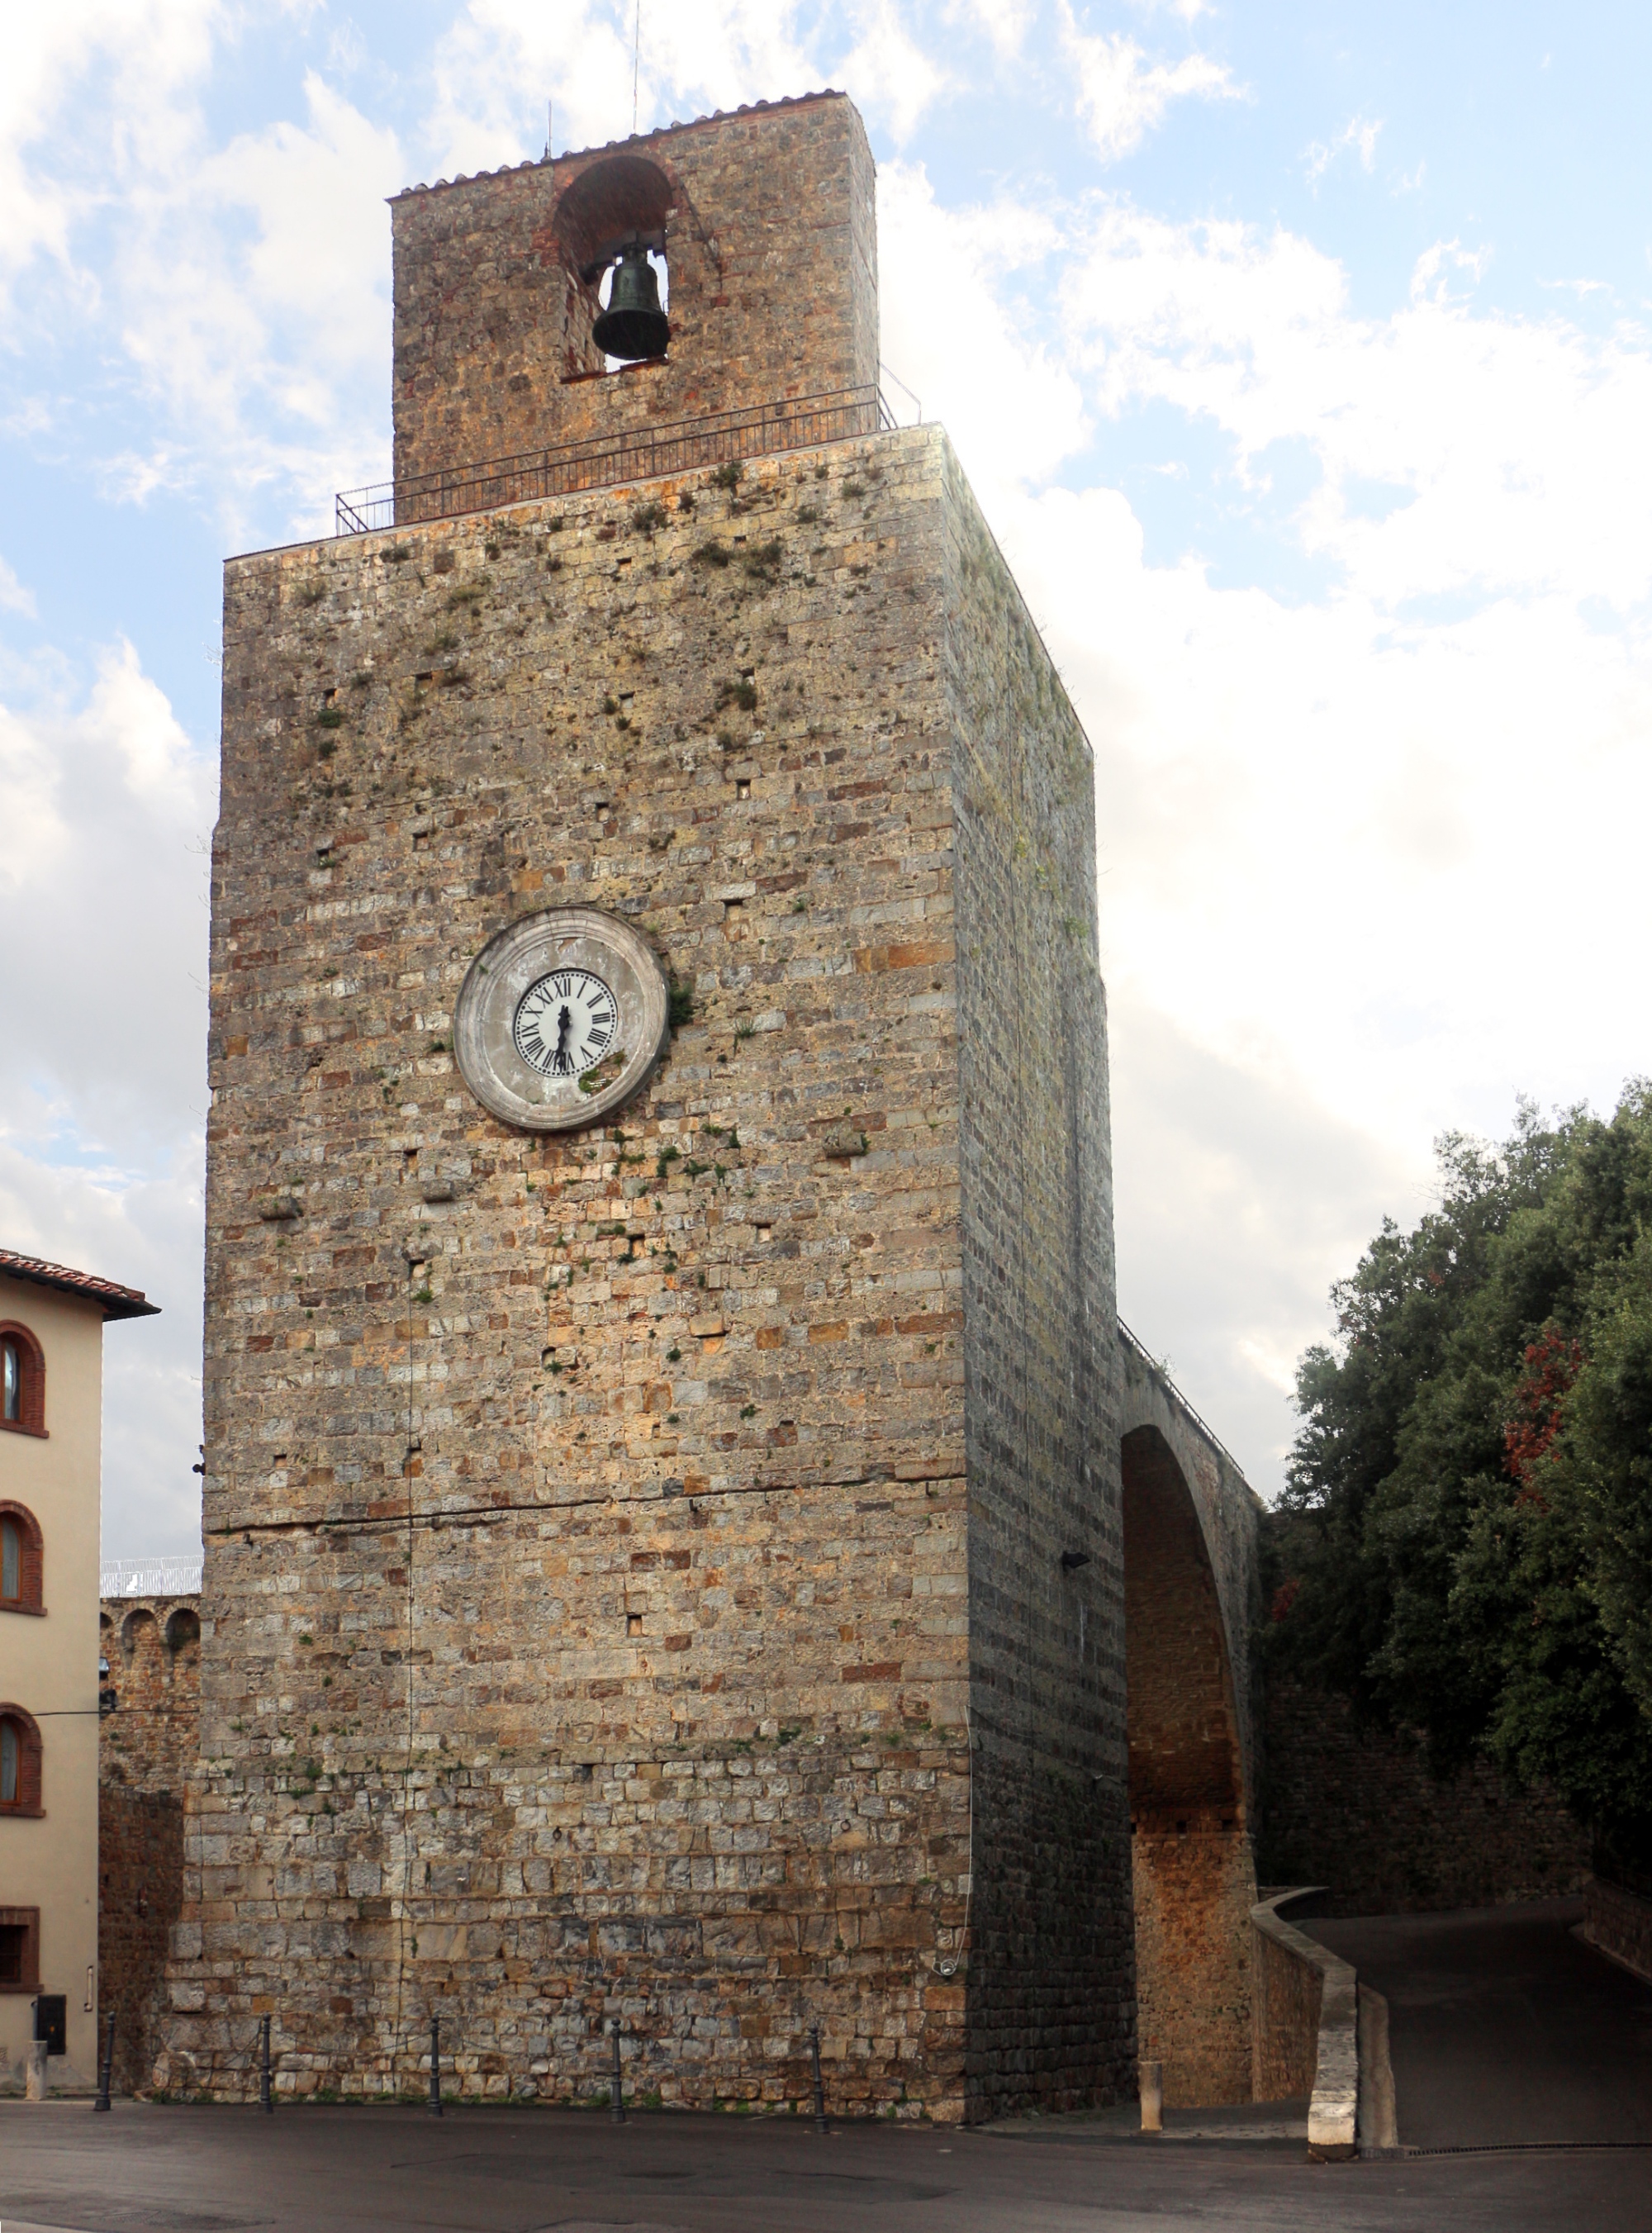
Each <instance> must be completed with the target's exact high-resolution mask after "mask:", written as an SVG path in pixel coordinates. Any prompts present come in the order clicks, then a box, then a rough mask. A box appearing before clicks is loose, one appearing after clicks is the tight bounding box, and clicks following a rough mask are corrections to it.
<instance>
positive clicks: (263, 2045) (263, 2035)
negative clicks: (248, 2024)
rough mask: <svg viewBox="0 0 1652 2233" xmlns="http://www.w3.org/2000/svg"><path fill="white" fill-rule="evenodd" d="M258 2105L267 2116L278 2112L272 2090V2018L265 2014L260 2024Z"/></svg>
mask: <svg viewBox="0 0 1652 2233" xmlns="http://www.w3.org/2000/svg"><path fill="white" fill-rule="evenodd" d="M258 2106H259V2107H260V2108H261V2109H262V2110H263V2113H264V2115H265V2116H266V2117H273V2116H274V2114H275V2113H276V2104H275V2097H274V2096H273V2095H272V2094H271V2093H270V2019H269V2017H268V2016H264V2017H263V2018H261V2019H260V2021H259V2024H258Z"/></svg>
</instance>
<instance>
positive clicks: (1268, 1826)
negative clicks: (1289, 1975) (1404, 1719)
mask: <svg viewBox="0 0 1652 2233" xmlns="http://www.w3.org/2000/svg"><path fill="white" fill-rule="evenodd" d="M1265 1695H1266V1718H1265V1748H1264V1755H1263V1757H1264V1763H1265V1778H1266V1781H1265V1804H1264V1809H1263V1824H1264V1827H1263V1834H1262V1838H1261V1841H1260V1847H1261V1851H1260V1872H1261V1874H1262V1875H1263V1877H1264V1878H1265V1879H1266V1880H1267V1881H1269V1882H1271V1883H1273V1884H1321V1885H1326V1886H1327V1887H1328V1895H1327V1900H1326V1904H1325V1908H1324V1912H1325V1913H1326V1914H1328V1915H1405V1914H1413V1913H1421V1912H1426V1911H1431V1910H1444V1909H1449V1908H1456V1907H1492V1906H1496V1905H1499V1904H1501V1903H1502V1902H1504V1901H1506V1900H1519V1899H1549V1898H1555V1897H1557V1896H1558V1895H1560V1894H1562V1893H1567V1892H1576V1891H1581V1890H1582V1889H1583V1887H1584V1883H1585V1881H1586V1880H1587V1878H1588V1876H1589V1872H1590V1846H1589V1838H1588V1833H1586V1832H1585V1831H1583V1830H1581V1829H1580V1828H1579V1827H1578V1826H1577V1823H1576V1822H1575V1821H1574V1820H1572V1818H1571V1815H1570V1814H1569V1813H1567V1811H1566V1809H1565V1807H1564V1806H1563V1805H1562V1804H1561V1802H1560V1800H1559V1799H1558V1797H1557V1796H1556V1795H1555V1794H1554V1793H1553V1792H1551V1791H1549V1790H1546V1789H1545V1788H1542V1787H1534V1788H1531V1789H1527V1790H1521V1789H1520V1788H1519V1787H1518V1786H1515V1785H1512V1784H1511V1783H1509V1782H1507V1781H1506V1780H1505V1779H1504V1777H1503V1776H1502V1775H1500V1774H1499V1772H1498V1770H1497V1769H1496V1768H1494V1767H1493V1765H1492V1763H1491V1762H1490V1761H1484V1760H1479V1761H1473V1762H1471V1763H1470V1765H1469V1766H1468V1767H1467V1768H1464V1769H1462V1770H1461V1771H1460V1773H1459V1774H1456V1775H1454V1776H1452V1777H1449V1778H1447V1779H1444V1780H1436V1779H1435V1778H1434V1776H1433V1775H1432V1774H1430V1773H1429V1771H1428V1764H1427V1761H1426V1760H1425V1758H1424V1756H1423V1754H1422V1752H1421V1748H1420V1747H1419V1746H1418V1745H1417V1744H1416V1743H1415V1741H1410V1740H1408V1738H1406V1737H1405V1736H1403V1735H1398V1736H1393V1735H1385V1734H1384V1733H1383V1732H1382V1731H1381V1730H1377V1729H1370V1728H1362V1727H1361V1726H1360V1725H1359V1723H1358V1722H1356V1719H1355V1716H1354V1713H1353V1709H1352V1708H1351V1707H1350V1705H1349V1703H1348V1702H1347V1700H1346V1699H1343V1698H1341V1697H1337V1696H1331V1695H1328V1694H1325V1693H1322V1692H1319V1691H1314V1690H1310V1689H1304V1687H1303V1686H1302V1685H1301V1684H1299V1683H1291V1682H1288V1681H1286V1680H1285V1679H1283V1678H1282V1677H1280V1676H1273V1677H1272V1678H1271V1679H1270V1681H1269V1682H1268V1683H1267V1685H1266V1693H1265Z"/></svg>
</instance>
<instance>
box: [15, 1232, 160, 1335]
mask: <svg viewBox="0 0 1652 2233" xmlns="http://www.w3.org/2000/svg"><path fill="white" fill-rule="evenodd" d="M0 1273H4V1275H5V1276H6V1278H7V1279H31V1280H33V1282H34V1284H35V1285H36V1286H37V1287H55V1288H56V1289H57V1290H58V1292H59V1293H61V1294H65V1295H79V1296H81V1297H82V1298H83V1299H85V1300H86V1301H87V1302H88V1303H96V1304H98V1305H100V1306H101V1309H102V1312H103V1315H104V1317H105V1318H159V1315H160V1305H159V1303H152V1302H150V1301H149V1300H148V1299H147V1297H146V1296H145V1294H144V1293H143V1292H142V1290H141V1289H140V1288H138V1287H121V1286H117V1285H116V1284H115V1282H114V1280H113V1279H99V1278H98V1276H97V1274H96V1273H95V1272H72V1271H70V1269H69V1267H68V1265H67V1264H49V1263H47V1262H46V1260H45V1259H44V1258H43V1257H40V1256H23V1255H20V1254H19V1253H18V1252H17V1250H16V1249H15V1248H0Z"/></svg>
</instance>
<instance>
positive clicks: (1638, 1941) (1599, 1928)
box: [1584, 1877, 1652, 1984]
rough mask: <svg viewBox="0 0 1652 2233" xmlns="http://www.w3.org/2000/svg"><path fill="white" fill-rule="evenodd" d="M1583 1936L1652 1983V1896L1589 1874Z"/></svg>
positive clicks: (1585, 1891) (1585, 1890) (1586, 1887)
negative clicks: (1647, 1896)
mask: <svg viewBox="0 0 1652 2233" xmlns="http://www.w3.org/2000/svg"><path fill="white" fill-rule="evenodd" d="M1584 1937H1585V1938H1587V1939H1588V1941H1589V1943H1590V1945H1591V1946H1598V1947H1599V1949H1600V1950H1601V1952H1602V1953H1603V1954H1610V1956H1611V1957H1612V1959H1613V1961H1615V1962H1621V1963H1623V1967H1624V1968H1625V1969H1633V1970H1634V1972H1635V1974H1636V1976H1637V1977H1644V1978H1645V1979H1646V1981H1647V1982H1648V1983H1649V1984H1652V1899H1648V1898H1645V1897H1644V1896H1643V1895H1642V1893H1640V1892H1634V1891H1629V1890H1627V1889H1626V1888H1625V1887H1624V1886H1623V1885H1615V1884H1608V1883H1607V1882H1606V1881H1605V1879H1604V1878H1601V1877H1590V1879H1589V1882H1588V1883H1587V1884H1586V1885H1584Z"/></svg>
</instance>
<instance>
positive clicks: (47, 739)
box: [0, 643, 215, 1550]
mask: <svg viewBox="0 0 1652 2233" xmlns="http://www.w3.org/2000/svg"><path fill="white" fill-rule="evenodd" d="M63 666H64V663H63V662H62V661H59V660H55V659H51V658H46V659H43V660H42V661H41V662H40V664H39V665H38V667H37V668H36V670H35V671H34V672H33V674H32V675H31V674H29V673H27V672H21V671H20V672H18V673H16V674H14V675H13V677H12V684H13V687H12V689H11V691H10V697H11V700H12V702H11V703H10V704H5V703H0V788H3V791H4V795H5V797H6V800H7V811H6V813H5V814H4V815H3V816H0V952H3V953H5V954H9V955H10V956H12V957H13V960H14V967H12V968H11V969H10V970H9V972H8V976H7V993H6V1029H5V1032H4V1034H3V1037H0V1234H3V1236H4V1239H5V1241H6V1245H7V1246H8V1247H15V1248H24V1249H29V1250H33V1251H35V1252H37V1253H40V1254H42V1255H45V1256H48V1257H51V1258H54V1259H55V1260H58V1261H60V1262H68V1263H73V1264H76V1265H79V1266H81V1267H82V1268H84V1269H86V1270H89V1271H94V1272H98V1273H103V1274H106V1275H107V1277H109V1278H112V1279H121V1280H124V1281H127V1282H128V1283H129V1284H131V1285H133V1286H141V1287H144V1288H146V1289H147V1290H148V1292H149V1293H150V1295H151V1297H152V1299H153V1300H154V1301H156V1302H158V1303H159V1304H160V1305H161V1306H162V1309H163V1312H164V1313H165V1315H164V1316H163V1317H162V1318H159V1319H158V1320H155V1321H153V1325H152V1324H151V1323H150V1322H148V1321H146V1322H144V1324H143V1325H141V1326H139V1327H137V1328H135V1329H127V1328H126V1327H118V1328H111V1330H110V1332H109V1335H108V1338H107V1341H106V1344H105V1363H106V1388H107V1405H108V1411H109V1416H110V1418H111V1420H112V1422H118V1431H116V1432H114V1433H112V1434H111V1435H110V1436H108V1437H107V1442H106V1448H105V1453H104V1490H105V1509H106V1513H107V1514H108V1515H109V1530H108V1533H109V1540H110V1542H111V1544H112V1546H113V1547H114V1548H115V1549H119V1550H140V1549H150V1548H154V1549H168V1548H187V1547H189V1544H190V1542H191V1540H192V1533H191V1531H192V1527H193V1526H194V1514H195V1511H196V1507H197V1496H196V1492H195V1484H194V1481H193V1479H192V1475H191V1474H190V1471H189V1468H190V1466H191V1464H192V1462H193V1460H194V1456H195V1447H196V1444H197V1443H198V1441H199V1439H200V1429H199V1425H198V1421H199V1416H200V1386H199V1375H200V1318H201V1286H200V1214H201V1194H200V1135H201V1130H202V1125H203V1123H204V1119H205V1104H206V1088H205V1019H204V1009H205V1000H204V998H203V992H202V987H203V986H204V983H205V974H206V928H207V915H206V904H205V902H206V868H207V863H206V850H205V848H206V838H207V834H208V832H209V831H210V830H211V824H212V819H213V815H214V812H215V806H214V797H213V793H214V771H213V768H212V765H211V761H210V759H209V758H208V756H207V754H205V752H201V751H200V750H198V748H197V747H196V746H194V745H192V743H191V742H190V740H189V739H188V738H187V737H186V736H185V734H184V732H183V731H182V729H181V728H180V727H179V724H178V722H177V721H176V719H174V718H173V715H172V709H171V707H170V706H169V705H168V704H167V702H166V698H165V696H164V695H163V694H162V693H161V692H160V691H159V690H158V689H157V688H156V687H155V684H154V682H153V680H151V678H149V677H148V676H147V675H146V674H144V672H143V669H142V667H141V665H140V661H139V660H138V657H137V654H136V653H135V652H134V651H133V648H132V647H131V646H130V645H129V644H127V643H116V644H114V645H111V646H109V647H108V648H107V649H106V650H105V651H104V652H103V654H101V657H100V659H99V661H98V668H97V674H96V679H95V680H94V683H93V685H92V687H91V688H90V690H89V691H88V692H87V693H85V697H84V700H83V702H81V703H78V704H77V703H76V702H75V700H74V698H73V696H72V695H71V694H69V693H68V692H67V691H66V690H65V688H64V686H63V684H62V679H61V678H62V671H63ZM31 682H32V686H33V687H32V688H31V687H29V685H30V684H31ZM133 1333H135V1336H136V1338H128V1336H129V1335H131V1334H133Z"/></svg>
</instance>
